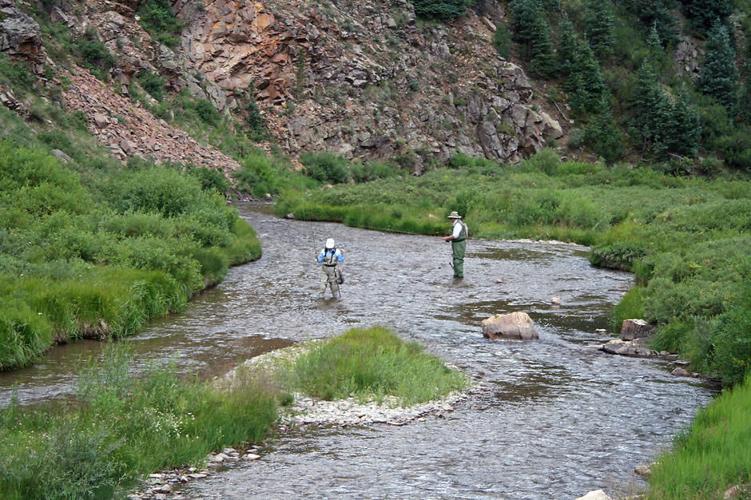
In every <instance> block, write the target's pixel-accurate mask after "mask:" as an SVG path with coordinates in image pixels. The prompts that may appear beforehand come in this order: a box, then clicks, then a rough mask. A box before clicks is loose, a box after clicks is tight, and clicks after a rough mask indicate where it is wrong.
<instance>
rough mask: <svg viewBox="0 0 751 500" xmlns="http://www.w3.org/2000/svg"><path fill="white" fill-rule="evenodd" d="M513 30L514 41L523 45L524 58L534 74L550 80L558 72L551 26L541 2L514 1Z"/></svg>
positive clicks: (531, 0)
mask: <svg viewBox="0 0 751 500" xmlns="http://www.w3.org/2000/svg"><path fill="white" fill-rule="evenodd" d="M510 7H511V28H512V30H513V40H514V41H516V42H518V43H519V44H520V45H522V47H523V49H524V56H525V59H527V60H528V61H529V62H530V67H531V69H532V71H533V72H534V73H536V74H537V75H539V76H542V77H545V78H548V77H551V76H553V73H554V72H555V70H556V60H555V53H554V49H553V42H552V41H551V38H550V25H549V24H548V20H547V17H546V16H545V10H544V9H543V4H542V2H541V1H540V0H513V1H512V2H511V4H510Z"/></svg>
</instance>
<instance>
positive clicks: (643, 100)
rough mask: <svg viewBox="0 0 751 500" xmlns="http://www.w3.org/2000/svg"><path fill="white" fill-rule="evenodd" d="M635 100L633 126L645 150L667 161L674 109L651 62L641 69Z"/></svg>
mask: <svg viewBox="0 0 751 500" xmlns="http://www.w3.org/2000/svg"><path fill="white" fill-rule="evenodd" d="M634 96H635V98H634V102H633V112H634V119H633V126H634V129H635V133H636V135H637V137H638V139H639V140H640V141H641V143H642V150H643V151H644V152H649V153H652V154H653V155H654V156H656V157H658V158H663V157H664V156H665V154H666V153H667V151H668V149H669V147H670V143H671V136H672V128H673V106H672V103H671V101H670V98H669V97H668V95H667V94H666V93H665V91H664V90H662V86H661V85H660V82H659V81H658V79H657V73H656V72H655V70H654V68H653V67H652V65H651V64H649V62H646V61H645V62H644V63H643V64H642V65H641V67H640V68H639V73H638V79H637V84H636V90H635V93H634Z"/></svg>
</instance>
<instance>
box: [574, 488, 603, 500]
mask: <svg viewBox="0 0 751 500" xmlns="http://www.w3.org/2000/svg"><path fill="white" fill-rule="evenodd" d="M576 500H612V499H611V498H610V497H609V496H608V495H607V493H605V492H604V491H602V490H595V491H590V492H589V493H587V494H586V495H584V496H583V497H579V498H577V499H576Z"/></svg>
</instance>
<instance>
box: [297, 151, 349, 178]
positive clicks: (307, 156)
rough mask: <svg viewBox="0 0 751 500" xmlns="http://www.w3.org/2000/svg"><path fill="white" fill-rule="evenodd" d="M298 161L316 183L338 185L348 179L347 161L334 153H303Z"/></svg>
mask: <svg viewBox="0 0 751 500" xmlns="http://www.w3.org/2000/svg"><path fill="white" fill-rule="evenodd" d="M300 161H301V162H302V164H303V165H305V170H306V172H307V173H308V175H309V176H310V177H312V178H313V179H315V180H317V181H320V182H328V183H331V184H340V183H343V182H347V181H348V180H349V179H350V175H349V164H348V162H347V160H346V159H344V158H343V157H341V156H339V155H336V154H334V153H304V154H302V155H301V156H300Z"/></svg>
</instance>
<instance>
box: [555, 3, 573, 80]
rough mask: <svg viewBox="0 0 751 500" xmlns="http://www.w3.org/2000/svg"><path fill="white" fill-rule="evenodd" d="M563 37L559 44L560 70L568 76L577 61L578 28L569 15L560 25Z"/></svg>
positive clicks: (564, 75) (562, 74) (563, 74)
mask: <svg viewBox="0 0 751 500" xmlns="http://www.w3.org/2000/svg"><path fill="white" fill-rule="evenodd" d="M560 34H561V39H560V42H559V44H558V70H559V72H560V74H561V76H562V77H564V78H567V77H568V76H569V75H570V74H571V71H572V70H573V68H574V65H575V61H576V44H577V36H576V28H574V23H572V22H571V20H570V19H569V18H568V17H564V18H563V20H562V21H561V25H560Z"/></svg>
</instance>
